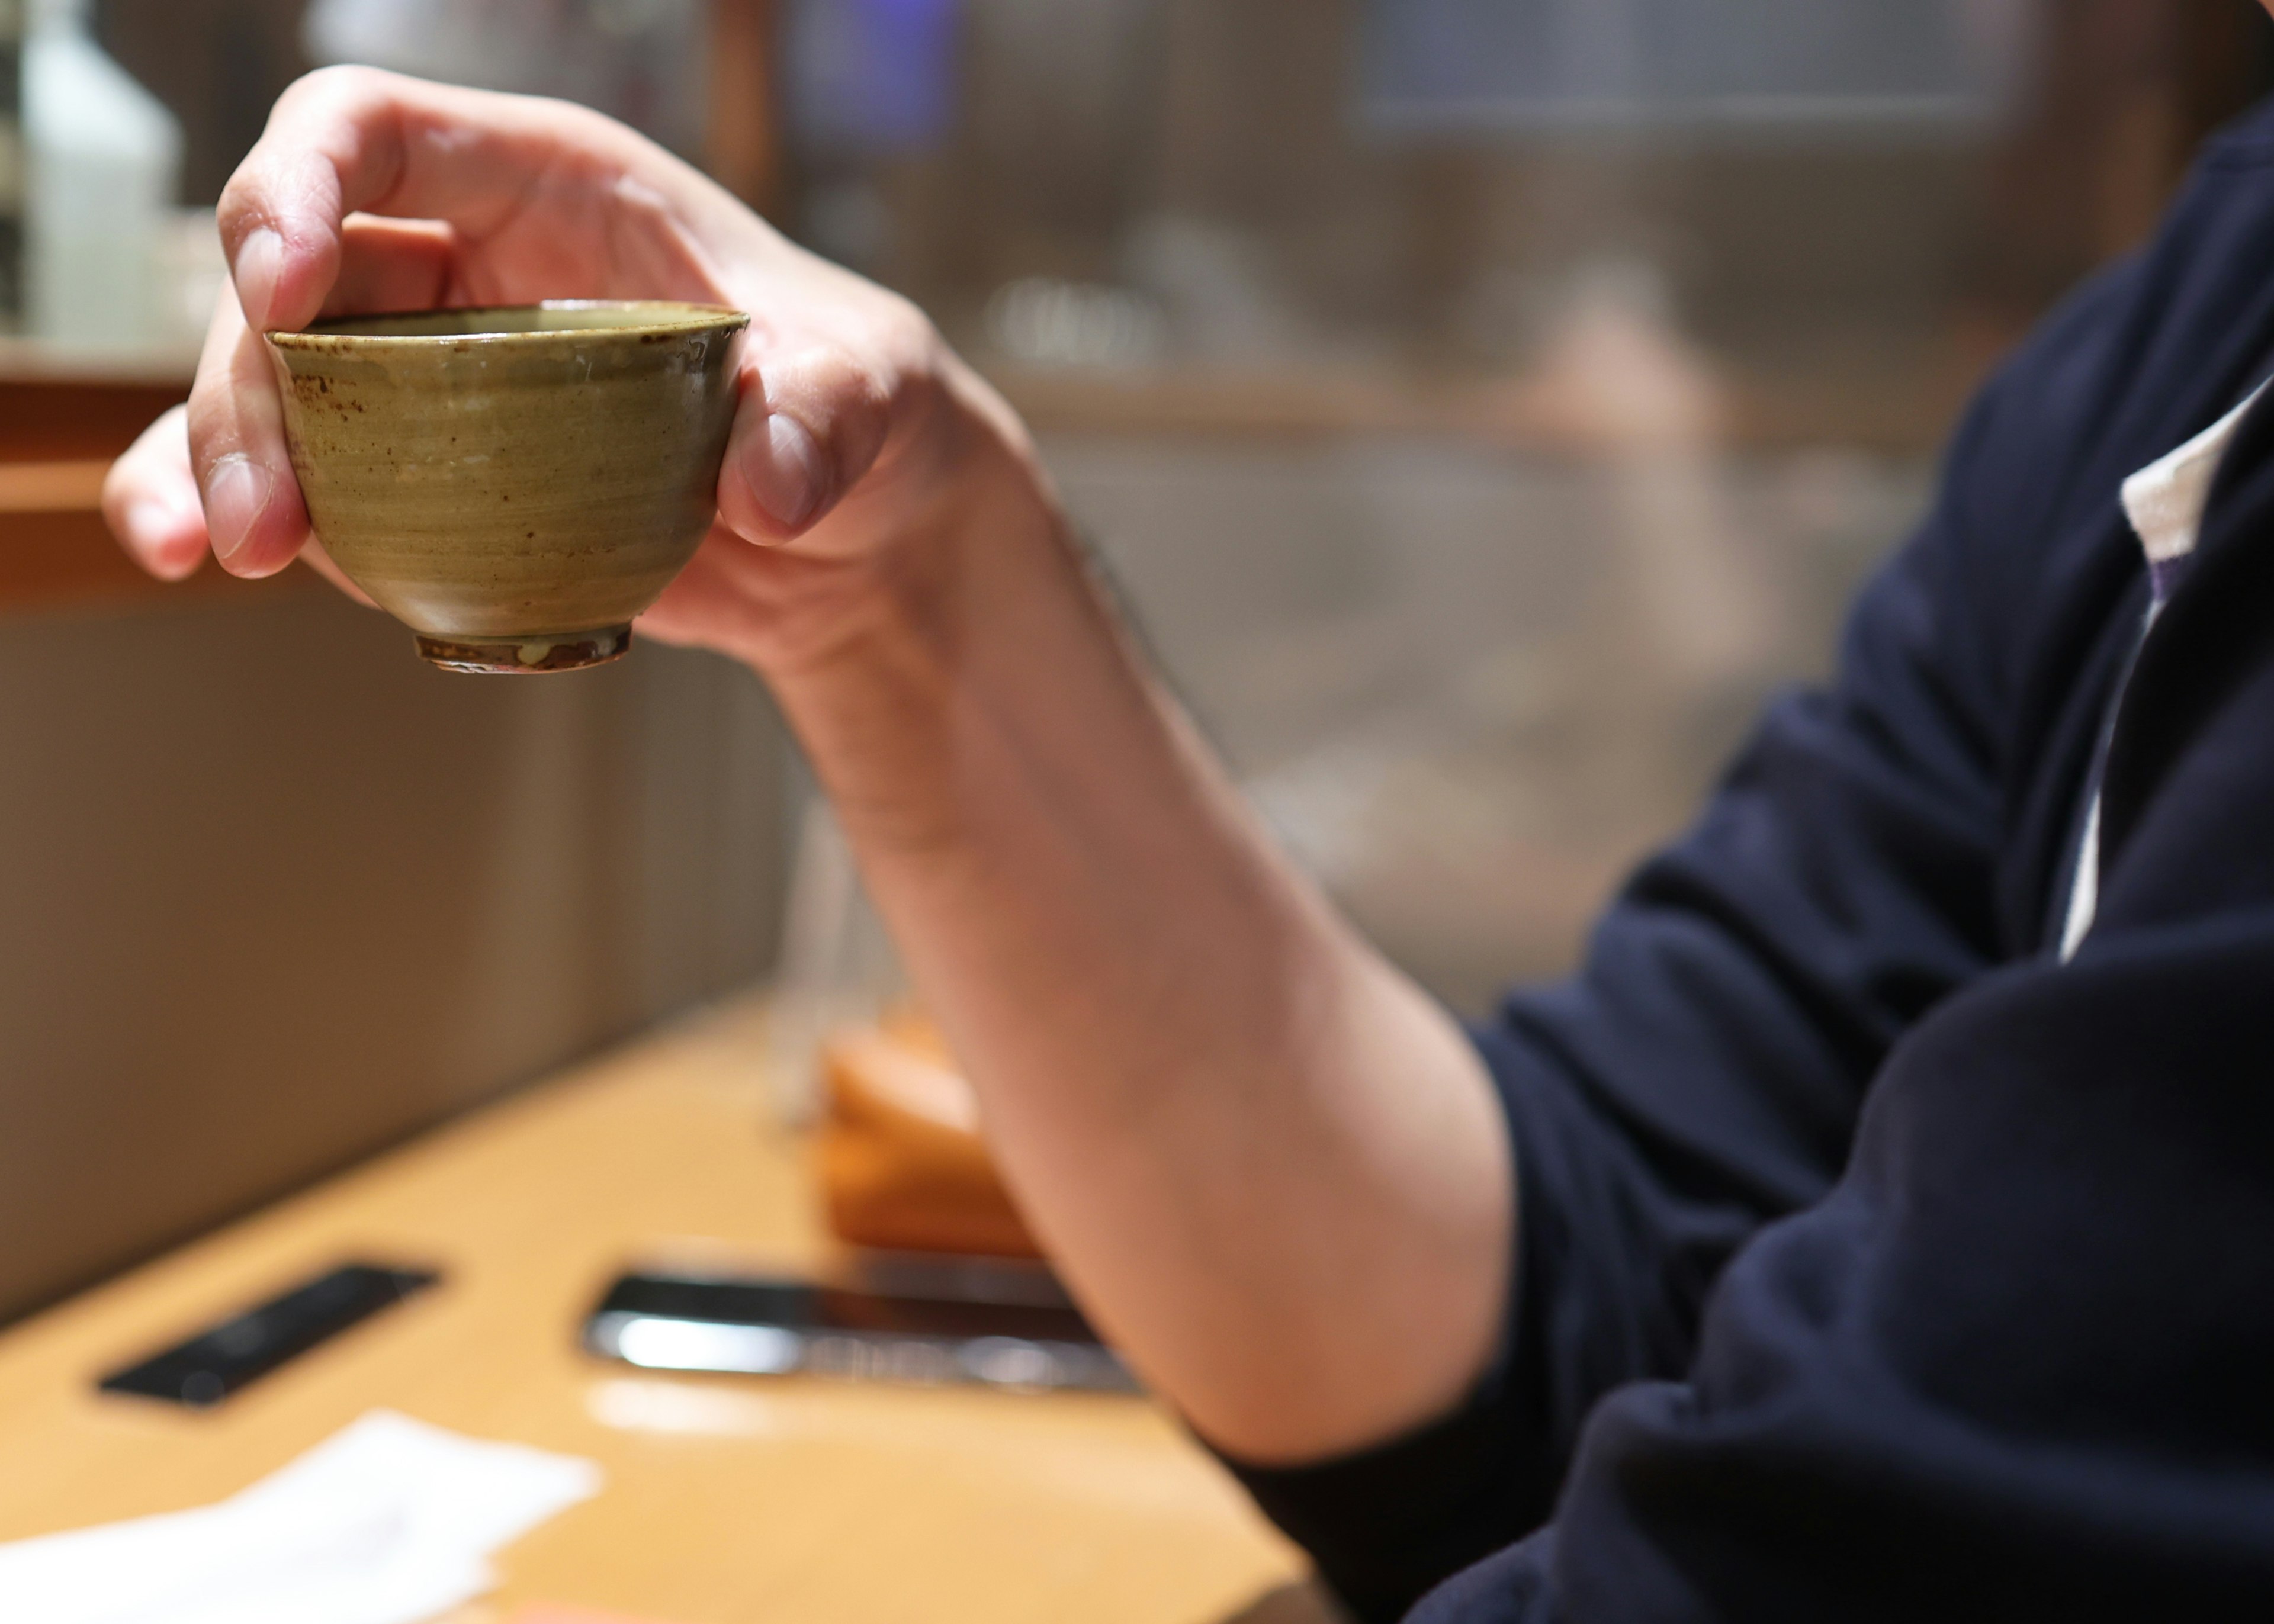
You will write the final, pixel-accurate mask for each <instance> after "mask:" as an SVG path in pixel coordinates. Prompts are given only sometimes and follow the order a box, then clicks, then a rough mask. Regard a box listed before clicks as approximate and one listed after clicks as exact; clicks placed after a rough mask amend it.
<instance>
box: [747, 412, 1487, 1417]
mask: <svg viewBox="0 0 2274 1624" xmlns="http://www.w3.org/2000/svg"><path fill="white" fill-rule="evenodd" d="M982 438H983V439H984V440H986V441H987V444H986V446H985V448H984V449H983V451H982V452H981V453H980V454H979V461H980V462H982V463H983V473H982V474H981V475H980V476H979V477H974V478H971V479H969V480H968V481H966V482H962V483H961V486H960V488H961V492H962V493H961V497H960V500H959V501H957V502H954V503H951V504H949V505H948V506H947V507H946V508H944V509H943V510H942V511H941V512H940V514H938V515H936V516H935V519H934V521H933V525H934V528H932V529H931V530H930V532H929V533H925V534H921V535H916V536H912V537H910V538H907V540H906V541H905V542H904V543H902V544H900V545H898V546H897V547H896V548H895V549H892V550H887V551H885V552H884V553H881V554H880V555H879V556H880V559H881V560H882V569H881V573H880V575H879V577H878V585H877V590H871V591H870V592H869V593H868V594H867V595H866V596H865V598H864V599H863V603H862V613H860V614H859V615H858V617H857V618H848V620H847V622H846V625H845V628H844V630H843V631H842V633H841V635H839V636H837V637H836V638H834V639H832V641H830V642H829V643H827V644H826V645H825V646H824V647H821V648H817V649H815V650H808V651H807V652H806V653H805V655H804V657H803V658H797V659H794V660H787V661H783V660H778V661H776V662H774V663H773V665H772V669H770V670H769V672H768V674H769V676H770V678H771V679H772V681H773V683H774V685H775V688H776V691H777V693H778V694H779V696H780V698H781V701H782V703H783V705H784V707H785V709H786V711H787V713H788V715H789V717H790V718H791V720H792V722H793V724H794V726H795V727H796V728H797V730H798V733H799V734H800V735H801V737H802V740H803V741H804V742H805V745H806V747H807V749H808V750H809V754H810V756H811V757H812V759H813V761H814V763H815V765H816V768H817V771H818V772H819V774H820V776H821V778H822V779H823V780H824V782H825V785H826V786H827V787H828V789H829V791H830V793H831V794H832V798H833V800H834V801H835V803H836V805H837V807H838V808H839V811H840V816H841V817H842V818H843V820H844V822H845V824H846V826H847V830H848V831H849V833H850V835H851V838H852V839H853V841H854V843H855V847H856V848H857V850H858V851H859V853H860V854H861V860H862V868H863V871H864V873H865V874H866V876H867V877H868V880H869V882H870V886H871V888H872V890H873V891H874V893H875V895H876V898H877V902H878V905H879V906H880V907H881V908H882V909H883V911H884V913H885V915H886V916H887V918H888V920H889V921H890V922H891V924H892V929H893V932H894V935H895V936H896V938H897V939H898V941H899V942H900V945H901V947H902V949H903V951H904V952H905V954H906V956H907V960H908V962H909V966H910V968H911V971H912V974H914V976H915V980H916V982H917V984H918V986H919V987H920V989H921V990H922V993H923V995H924V996H925V998H926V1000H927V1002H928V1004H930V1007H931V1008H932V1009H933V1010H934V1011H935V1012H936V1013H937V1016H938V1017H939V1019H941V1020H942V1021H943V1022H944V1024H945V1026H946V1027H947V1029H948V1032H949V1034H950V1036H951V1038H952V1039H953V1042H954V1045H955V1047H956V1049H957V1050H958V1052H959V1054H960V1056H962V1057H963V1059H964V1061H965V1063H966V1064H967V1065H968V1068H969V1069H970V1071H971V1073H972V1077H973V1080H974V1082H975V1086H976V1087H977V1089H978V1090H979V1093H980V1095H981V1100H982V1103H983V1109H984V1111H985V1115H986V1119H987V1122H988V1125H989V1132H990V1139H991V1140H992V1142H993V1144H994V1145H995V1147H996V1149H997V1151H998V1155H999V1157H1000V1159H1001V1161H1002V1162H1003V1165H1004V1169H1005V1177H1007V1179H1008V1180H1009V1182H1010V1183H1011V1184H1012V1186H1013V1189H1014V1191H1015V1192H1016V1193H1017V1195H1018V1196H1019V1198H1020V1202H1021V1204H1022V1206H1023V1207H1025V1208H1026V1210H1027V1212H1028V1215H1029V1217H1030V1218H1031V1220H1032V1221H1033V1222H1034V1223H1035V1226H1036V1228H1037V1229H1039V1230H1040V1231H1041V1233H1042V1235H1043V1237H1044V1238H1045V1240H1046V1241H1047V1242H1048V1244H1050V1248H1051V1251H1052V1252H1053V1254H1054V1255H1055V1256H1056V1257H1057V1258H1058V1259H1059V1261H1060V1263H1061V1265H1062V1267H1064V1268H1065V1271H1066V1273H1067V1274H1068V1275H1069V1276H1070V1278H1071V1279H1072V1281H1073V1283H1074V1285H1075V1287H1076V1289H1077V1290H1078V1291H1079V1292H1080V1293H1081V1296H1082V1297H1083V1300H1084V1302H1085V1303H1086V1304H1088V1306H1089V1307H1090V1308H1091V1309H1092V1310H1093V1312H1096V1314H1097V1316H1098V1317H1099V1318H1100V1319H1102V1321H1103V1324H1104V1325H1105V1327H1106V1328H1107V1329H1108V1330H1109V1332H1110V1333H1111V1334H1112V1335H1114V1336H1115V1337H1116V1338H1117V1339H1118V1341H1119V1342H1121V1343H1122V1344H1123V1345H1124V1346H1125V1347H1126V1349H1127V1350H1128V1351H1129V1352H1130V1353H1131V1355H1132V1356H1133V1358H1134V1359H1135V1361H1136V1362H1137V1363H1138V1365H1140V1366H1141V1368H1142V1369H1143V1370H1144V1371H1145V1372H1146V1373H1147V1375H1148V1377H1149V1378H1150V1379H1151V1380H1153V1381H1154V1382H1155V1383H1156V1385H1157V1386H1158V1387H1161V1388H1162V1390H1163V1391H1164V1392H1165V1393H1166V1394H1168V1395H1170V1396H1171V1398H1172V1399H1173V1400H1174V1401H1176V1402H1178V1404H1179V1405H1180V1406H1181V1407H1182V1408H1183V1409H1184V1410H1186V1413H1187V1414H1188V1415H1189V1416H1190V1417H1191V1418H1192V1419H1193V1422H1194V1423H1195V1425H1198V1426H1199V1427H1200V1428H1201V1430H1202V1431H1203V1432H1207V1433H1208V1434H1209V1435H1210V1436H1211V1437H1212V1438H1214V1439H1215V1440H1217V1441H1218V1442H1220V1443H1221V1444H1222V1445H1224V1447H1227V1448H1230V1449H1231V1450H1232V1451H1233V1452H1235V1453H1237V1454H1242V1455H1252V1456H1254V1457H1257V1458H1261V1459H1296V1458H1302V1457H1306V1456H1312V1455H1323V1454H1327V1453H1330V1452H1332V1451H1335V1450H1337V1449H1341V1448H1344V1447H1351V1446H1353V1445H1357V1444H1360V1443H1364V1442H1367V1441H1371V1440H1374V1439H1376V1438H1379V1437H1382V1436H1385V1435H1387V1434H1389V1433H1390V1432H1395V1431H1397V1430H1398V1429H1400V1428H1402V1427H1403V1426H1404V1425H1410V1424H1412V1423H1414V1422H1417V1421H1419V1420H1421V1419H1424V1418H1426V1417H1427V1416H1428V1415H1429V1414H1431V1413H1432V1412H1434V1411H1435V1410H1440V1409H1442V1408H1443V1407H1445V1406H1446V1405H1449V1403H1451V1402H1453V1401H1454V1400H1455V1399H1457V1397H1458V1395H1459V1393H1460V1391H1461V1389H1462V1388H1463V1387H1465V1384H1466V1382H1467V1381H1468V1380H1470V1378H1471V1377H1472V1374H1473V1373H1474V1372H1475V1371H1476V1369H1477V1368H1478V1367H1479V1365H1480V1364H1481V1362H1482V1360H1483V1358H1484V1357H1485V1356H1486V1353H1487V1350H1488V1348H1489V1345H1490V1342H1491V1340H1492V1337H1493V1335H1494V1331H1495V1326H1496V1324H1497V1321H1498V1311H1499V1308H1500V1306H1501V1302H1502V1294H1503V1292H1504V1290H1505V1289H1506V1286H1505V1282H1506V1279H1507V1274H1508V1248H1509V1245H1510V1212H1511V1209H1512V1194H1511V1189H1510V1186H1511V1178H1512V1176H1511V1173H1510V1156H1509V1152H1508V1147H1507V1146H1506V1143H1505V1132H1504V1130H1503V1128H1502V1124H1501V1117H1500V1114H1499V1110H1498V1108H1497V1106H1496V1104H1495V1101H1493V1099H1492V1098H1491V1094H1490V1091H1489V1085H1488V1084H1487V1081H1486V1080H1485V1078H1484V1075H1483V1072H1482V1069H1481V1067H1480V1064H1478V1062H1477V1061H1476V1059H1475V1058H1474V1056H1473V1055H1472V1052H1471V1050H1470V1049H1469V1046H1468V1044H1467V1042H1466V1041H1465V1038H1464V1037H1463V1036H1462V1034H1460V1033H1459V1032H1458V1030H1457V1028H1456V1027H1455V1026H1454V1025H1453V1024H1452V1022H1451V1021H1450V1020H1449V1019H1447V1018H1446V1017H1445V1016H1444V1015H1443V1013H1442V1011H1439V1010H1438V1009H1437V1008H1436V1007H1435V1006H1434V1004H1431V1003H1430V1002H1429V1001H1428V1000H1427V999H1426V998H1425V997H1424V996H1422V995H1421V994H1420V993H1419V991H1418V990H1416V989H1414V988H1413V987H1412V985H1411V984H1410V983H1409V982H1407V981H1405V980H1404V978H1403V977H1401V976H1400V975H1398V974H1397V973H1396V972H1394V971H1393V970H1391V969H1390V968H1389V966H1386V965H1385V964H1383V963H1382V960H1381V959H1379V958H1378V957H1376V956H1375V955H1374V953H1373V952H1372V951H1370V950H1368V949H1367V947H1366V946H1365V945H1364V944H1362V943H1360V942H1359V940H1358V939H1357V938H1356V937H1355V936H1353V935H1352V933H1351V932H1350V931H1349V930H1348V929H1346V928H1345V927H1344V925H1343V923H1342V922H1341V921H1339V919H1338V918H1337V916H1336V915H1335V914H1333V912H1332V911H1331V910H1330V909H1329V907H1328V906H1326V905H1325V903H1324V902H1323V901H1322V900H1321V898H1319V897H1318V895H1317V894H1316V893H1315V892H1314V891H1313V889H1312V888H1311V887H1310V886H1309V885H1308V884H1307V883H1306V882H1305V881H1304V880H1303V879H1302V878H1301V877H1300V876H1298V875H1296V874H1295V873H1294V872H1293V871H1292V870H1291V868H1289V867H1288V866H1287V864H1286V863H1285V862H1284V861H1283V860H1282V859H1281V858H1280V857H1279V856H1278V854H1277V853H1276V852H1275V851H1274V850H1273V849H1272V848H1271V846H1269V842H1268V841H1267V840H1266V838H1264V837H1263V835H1262V834H1261V831H1259V829H1258V828H1257V826H1256V825H1255V823H1254V822H1253V820H1252V819H1251V817H1250V816H1249V815H1248V813H1247V812H1246V808H1245V807H1244V806H1243V805H1242V803H1241V802H1240V801H1239V799H1238V797H1237V796H1236V795H1235V794H1234V793H1232V792H1231V788H1230V786H1228V785H1227V784H1226V783H1225V781H1224V778H1223V776H1222V774H1221V773H1220V771H1218V770H1217V769H1216V766H1215V765H1214V763H1212V762H1211V760H1210V759H1209V756H1208V754H1207V752H1206V750H1205V749H1204V748H1203V747H1202V746H1201V744H1200V743H1199V741H1197V740H1196V738H1195V737H1194V736H1193V733H1192V731H1191V729H1190V728H1189V726H1187V725H1186V723H1185V722H1184V720H1183V718H1181V717H1180V715H1179V714H1178V712H1177V711H1176V710H1175V708H1174V707H1173V705H1171V703H1168V702H1167V701H1166V699H1165V698H1164V696H1163V695H1162V693H1161V692H1160V690H1159V689H1158V688H1157V686H1156V684H1155V683H1154V682H1153V680H1151V679H1150V677H1149V676H1148V674H1147V673H1146V672H1145V671H1144V669H1143V667H1142V665H1141V662H1140V661H1139V660H1138V659H1136V658H1133V656H1132V654H1131V652H1130V651H1129V649H1128V646H1127V643H1126V639H1125V638H1124V637H1123V635H1121V632H1120V630H1119V628H1118V627H1117V626H1116V624H1115V623H1114V621H1113V619H1112V617H1111V613H1109V612H1108V611H1107V609H1106V608H1105V607H1104V605H1103V602H1102V601H1101V598H1100V596H1099V595H1098V594H1097V593H1096V591H1095V590H1093V589H1092V584H1091V583H1090V581H1089V579H1088V575H1087V572H1086V570H1085V568H1084V567H1083V564H1082V562H1081V560H1080V558H1079V556H1078V555H1077V553H1075V551H1074V549H1073V547H1072V546H1071V545H1069V543H1068V540H1067V538H1066V536H1065V531H1064V529H1063V526H1062V524H1061V523H1060V522H1059V520H1058V515H1057V510H1056V508H1055V507H1054V506H1053V505H1052V504H1051V503H1050V501H1049V500H1047V498H1046V496H1044V494H1043V492H1042V488H1041V483H1040V480H1039V478H1038V477H1037V476H1036V475H1035V473H1034V471H1033V470H1032V469H1031V467H1030V466H1029V465H1028V463H1027V462H1026V460H1025V459H1024V457H1023V456H1022V455H1021V454H1020V450H1019V448H1018V447H1016V446H1015V445H1012V446H1004V445H1001V444H999V443H997V442H996V441H995V440H994V438H993V437H992V436H983V437H982Z"/></svg>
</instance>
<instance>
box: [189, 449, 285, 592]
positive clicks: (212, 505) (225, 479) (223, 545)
mask: <svg viewBox="0 0 2274 1624" xmlns="http://www.w3.org/2000/svg"><path fill="white" fill-rule="evenodd" d="M275 488H276V476H275V475H274V474H272V473H270V472H269V471H268V470H267V469H266V468H265V467H263V466H262V465H261V464H260V463H259V462H254V461H253V460H252V458H251V457H249V456H246V455H245V454H244V453H242V452H237V453H234V454H232V455H229V456H225V457H223V458H222V459H221V461H220V462H216V463H215V464H214V470H213V473H212V474H211V475H210V476H209V477H207V480H206V530H207V534H209V535H211V536H212V537H213V547H214V556H215V558H217V559H219V560H221V561H222V563H223V564H224V565H227V564H231V563H233V562H235V560H236V559H237V554H238V553H241V552H243V551H244V550H245V543H246V542H248V541H250V540H251V539H252V527H253V525H254V524H255V523H258V522H259V520H260V514H261V510H262V509H263V508H267V506H268V498H269V495H270V493H271V492H274V491H275Z"/></svg>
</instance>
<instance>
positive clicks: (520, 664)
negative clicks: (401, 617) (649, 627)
mask: <svg viewBox="0 0 2274 1624" xmlns="http://www.w3.org/2000/svg"><path fill="white" fill-rule="evenodd" d="M631 646H632V628H630V627H629V626H608V627H603V628H601V629H600V630H599V631H596V632H576V633H574V634H572V635H568V636H564V637H523V638H513V639H501V640H500V641H497V642H494V643H489V642H483V643H466V642H462V641H460V640H458V639H456V638H451V637H429V636H427V635H425V633H423V632H422V633H420V634H418V652H419V654H420V656H421V657H422V658H425V659H427V660H428V661H431V662H432V663H433V664H434V665H440V667H441V668H442V669H443V670H445V671H471V672H477V673H482V674H485V675H488V676H515V677H529V676H538V675H542V674H545V673H549V672H555V671H583V670H585V669H586V668H587V667H589V666H592V665H606V664H608V662H609V661H611V660H619V659H621V658H623V657H624V653H625V651H626V650H629V648H630V647H631Z"/></svg>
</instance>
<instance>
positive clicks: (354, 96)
mask: <svg viewBox="0 0 2274 1624" xmlns="http://www.w3.org/2000/svg"><path fill="white" fill-rule="evenodd" d="M643 145H644V144H642V143H640V142H639V141H638V139H637V138H636V137H633V136H631V134H630V132H629V131H626V130H624V129H623V128H622V127H621V126H620V125H617V124H614V123H613V122H612V121H610V120H608V119H606V118H603V117H600V116H599V115H598V114H595V113H591V112H589V111H587V110H586V109H581V108H576V107H572V106H570V105H569V104H568V103H565V102H547V101H543V100H540V99H538V98H536V97H531V96H514V95H502V94H496V93H493V92H488V91H476V90H464V89H460V88H458V87H456V86H446V85H435V84H430V83H428V82H426V81H425V80H423V79H409V78H405V77H403V75H401V74H395V73H386V72H381V71H379V70H377V69H372V68H327V69H323V70H321V71H318V72H315V73H311V74H309V75H308V76H306V77H305V78H304V79H300V80H299V81H298V82H297V83H296V84H295V85H293V86H292V87H291V88H290V89H289V90H287V91H286V92H285V93H284V94H283V96H282V98H281V99H280V100H279V101H278V102H277V103H276V107H275V111H273V112H272V113H271V114H270V115H269V119H268V124H267V129H266V130H264V131H263V132H262V134H261V137H260V141H259V143H258V144H256V145H255V146H254V147H253V149H252V152H251V153H250V154H247V155H246V157H245V162H243V163H242V164H240V165H239V166H238V168H237V173H236V174H235V175H234V176H232V177H230V183H229V185H228V188H227V189H226V190H225V191H224V192H222V199H221V207H220V210H219V216H220V218H219V224H220V228H221V235H222V245H223V247H224V248H225V249H226V250H227V251H228V254H229V259H230V270H231V274H232V277H233V280H234V281H235V283H236V286H237V300H238V303H239V305H241V306H242V307H243V309H244V312H245V322H246V324H247V325H248V326H249V327H252V330H253V331H254V332H256V333H259V332H266V331H271V330H275V329H277V328H283V327H300V326H303V325H305V323H307V322H308V321H310V320H312V319H313V318H314V317H315V316H316V314H317V313H318V312H319V311H320V309H321V308H322V306H323V304H324V300H325V297H326V296H327V294H328V292H329V291H330V289H331V286H332V282H333V281H334V279H335V277H336V276H337V275H338V274H339V267H340V256H341V234H342V228H343V222H345V221H346V219H347V217H348V216H349V215H350V214H355V213H358V212H363V213H368V214H387V215H394V216H396V217H398V218H408V219H418V220H439V221H444V222H448V224H449V225H450V226H451V227H452V228H453V229H454V231H455V233H456V236H457V237H459V239H460V240H462V241H464V242H470V243H478V242H480V241H482V240H484V239H485V238H488V237H493V236H495V235H496V234H497V233H498V232H500V231H501V230H503V229H506V228H507V227H508V225H509V224H510V223H511V222H514V220H515V219H516V217H517V216H520V215H522V214H524V213H525V212H527V211H529V210H531V208H532V207H542V206H544V205H545V204H546V202H547V201H548V200H550V199H553V197H554V196H555V194H557V193H558V192H561V191H562V190H563V188H562V187H561V185H560V183H561V181H562V180H564V179H565V180H569V181H572V182H573V181H575V180H576V179H579V178H597V177H604V176H606V175H607V174H608V173H611V172H616V171H621V170H625V169H629V168H631V167H634V166H635V165H636V163H637V162H638V161H639V159H640V158H642V157H643V156H645V155H647V154H644V153H643V152H642V151H641V150H640V148H641V147H642V146H643ZM578 169H584V170H585V171H587V174H586V175H584V176H582V177H580V176H578V175H577V174H576V171H577V170H578ZM569 189H570V190H576V188H573V187H572V188H569Z"/></svg>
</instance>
